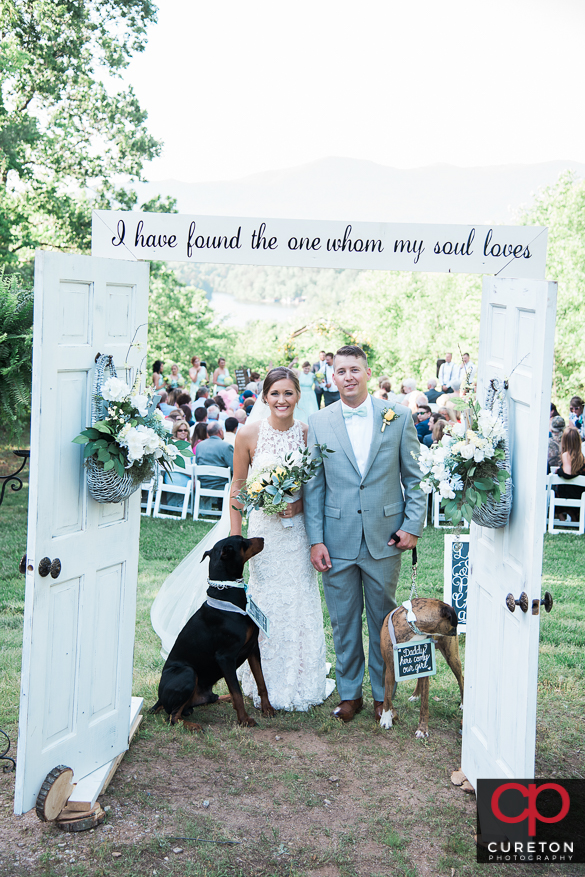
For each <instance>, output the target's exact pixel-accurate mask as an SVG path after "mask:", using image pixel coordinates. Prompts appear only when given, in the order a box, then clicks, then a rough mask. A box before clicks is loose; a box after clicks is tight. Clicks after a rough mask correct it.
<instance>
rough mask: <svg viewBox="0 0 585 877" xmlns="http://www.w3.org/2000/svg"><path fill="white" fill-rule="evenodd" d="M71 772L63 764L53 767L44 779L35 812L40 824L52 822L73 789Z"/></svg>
mask: <svg viewBox="0 0 585 877" xmlns="http://www.w3.org/2000/svg"><path fill="white" fill-rule="evenodd" d="M72 779H73V771H72V770H71V768H70V767H67V766H66V765H64V764H59V765H58V766H57V767H54V768H53V770H51V771H50V772H49V773H48V774H47V776H46V777H45V779H44V782H43V785H42V786H41V790H40V792H39V794H38V796H37V803H36V811H37V816H38V817H39V819H40V820H41V822H53V820H55V819H56V818H57V816H58V815H59V813H60V812H61V810H62V809H63V807H64V806H65V804H66V803H67V801H68V800H69V796H70V795H71V794H72V792H73V789H74V788H75V783H72V782H71V780H72Z"/></svg>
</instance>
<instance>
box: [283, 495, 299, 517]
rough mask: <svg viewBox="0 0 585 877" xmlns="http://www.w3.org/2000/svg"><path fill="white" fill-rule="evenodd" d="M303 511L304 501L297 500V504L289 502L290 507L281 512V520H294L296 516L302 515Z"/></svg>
mask: <svg viewBox="0 0 585 877" xmlns="http://www.w3.org/2000/svg"><path fill="white" fill-rule="evenodd" d="M302 510H303V500H302V499H297V500H296V501H295V502H289V504H288V507H287V508H286V509H285V510H284V511H283V512H279V515H280V517H281V518H294V516H295V515H300V513H301V512H302Z"/></svg>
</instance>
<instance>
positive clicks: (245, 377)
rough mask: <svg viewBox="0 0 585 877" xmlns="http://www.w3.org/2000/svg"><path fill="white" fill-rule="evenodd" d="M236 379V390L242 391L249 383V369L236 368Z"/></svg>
mask: <svg viewBox="0 0 585 877" xmlns="http://www.w3.org/2000/svg"><path fill="white" fill-rule="evenodd" d="M236 381H237V384H238V392H239V393H243V392H244V390H245V389H246V385H247V384H249V383H250V369H249V368H237V369H236Z"/></svg>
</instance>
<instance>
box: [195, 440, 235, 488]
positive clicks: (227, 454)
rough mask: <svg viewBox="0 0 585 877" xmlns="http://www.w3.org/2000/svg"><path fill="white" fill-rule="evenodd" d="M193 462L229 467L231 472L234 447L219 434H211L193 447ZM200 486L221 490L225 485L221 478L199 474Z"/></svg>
mask: <svg viewBox="0 0 585 877" xmlns="http://www.w3.org/2000/svg"><path fill="white" fill-rule="evenodd" d="M195 462H196V463H197V464H198V465H199V466H221V467H229V469H230V471H231V472H232V474H233V469H234V448H233V445H230V444H229V443H228V442H226V441H224V440H223V439H220V437H219V436H211V438H208V439H204V440H203V441H202V442H199V444H198V445H197V447H196V448H195ZM201 486H202V487H206V488H208V489H209V490H222V489H223V488H224V487H225V481H224V480H223V479H222V478H215V477H214V476H210V475H202V476H201Z"/></svg>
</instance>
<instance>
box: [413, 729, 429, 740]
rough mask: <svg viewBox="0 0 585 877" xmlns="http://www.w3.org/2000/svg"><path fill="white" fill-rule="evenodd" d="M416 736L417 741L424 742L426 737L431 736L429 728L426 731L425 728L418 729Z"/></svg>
mask: <svg viewBox="0 0 585 877" xmlns="http://www.w3.org/2000/svg"><path fill="white" fill-rule="evenodd" d="M414 736H415V737H416V738H417V740H424V738H425V737H428V736H429V731H428V728H427V729H426V730H425V729H424V728H417V729H416V733H415V735H414Z"/></svg>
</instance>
